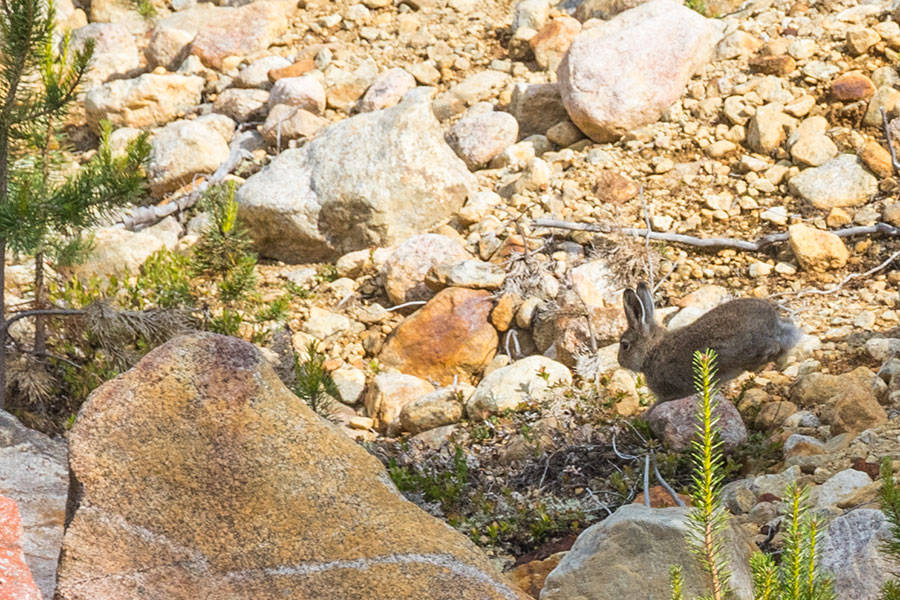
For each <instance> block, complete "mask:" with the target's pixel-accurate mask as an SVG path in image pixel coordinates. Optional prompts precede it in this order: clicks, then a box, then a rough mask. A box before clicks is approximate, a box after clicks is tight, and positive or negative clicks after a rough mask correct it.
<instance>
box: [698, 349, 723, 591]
mask: <svg viewBox="0 0 900 600" xmlns="http://www.w3.org/2000/svg"><path fill="white" fill-rule="evenodd" d="M715 362H716V353H715V351H713V350H710V349H707V350H706V351H705V352H700V351H697V352H695V353H694V385H695V386H696V388H697V391H698V395H699V403H698V405H697V435H696V436H695V438H694V440H693V441H692V446H693V452H692V454H691V458H692V461H693V465H694V475H693V483H692V485H691V500H692V503H693V506H694V508H693V509H691V512H690V513H689V516H688V519H689V528H690V532H691V535H690V537H689V541H690V543H691V545H692V546H693V550H694V552H695V553H696V554H697V556H698V557H699V559H700V562H701V564H702V565H703V568H704V570H705V571H706V572H707V573H708V574H709V577H710V587H711V591H712V598H713V599H714V600H722V599H723V598H725V597H726V596H727V595H728V581H729V578H730V576H731V573H730V569H729V567H728V562H727V560H726V559H725V556H724V552H723V549H722V531H723V529H724V528H725V527H726V526H727V525H728V520H727V517H728V515H727V513H726V511H725V509H724V507H723V506H722V479H723V478H724V475H723V469H722V467H723V464H724V459H723V458H722V451H721V446H722V442H721V440H718V439H716V438H717V435H716V434H717V431H718V422H719V418H718V416H717V415H716V414H715V410H716V407H717V406H718V399H717V396H716V381H715V377H716V366H715Z"/></svg>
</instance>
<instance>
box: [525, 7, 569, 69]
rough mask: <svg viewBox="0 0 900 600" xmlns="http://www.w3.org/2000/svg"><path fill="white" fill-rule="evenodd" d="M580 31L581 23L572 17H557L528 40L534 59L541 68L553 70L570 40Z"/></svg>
mask: <svg viewBox="0 0 900 600" xmlns="http://www.w3.org/2000/svg"><path fill="white" fill-rule="evenodd" d="M580 31H581V23H579V22H578V20H577V19H573V18H572V17H557V18H555V19H553V20H552V21H550V22H549V23H547V25H545V26H544V27H543V28H542V29H541V30H540V31H538V33H537V35H535V36H534V37H532V38H531V39H530V40H528V43H529V44H530V45H531V49H532V51H533V52H534V58H535V61H537V64H538V65H540V67H541V68H542V69H547V70H548V71H551V72H555V71H556V69H557V67H559V63H560V61H562V57H563V55H564V54H565V53H566V50H568V49H569V46H571V45H572V40H574V39H575V36H576V35H578V33H579V32H580Z"/></svg>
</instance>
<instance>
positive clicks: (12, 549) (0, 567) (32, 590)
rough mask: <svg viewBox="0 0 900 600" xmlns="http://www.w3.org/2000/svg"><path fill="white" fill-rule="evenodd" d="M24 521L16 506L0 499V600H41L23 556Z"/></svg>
mask: <svg viewBox="0 0 900 600" xmlns="http://www.w3.org/2000/svg"><path fill="white" fill-rule="evenodd" d="M22 537H23V531H22V519H21V518H20V517H19V507H18V506H17V505H16V502H15V501H14V500H12V499H10V498H7V497H5V496H0V600H41V591H40V590H39V589H38V586H37V584H35V582H34V578H33V577H32V576H31V570H29V568H28V565H27V564H25V553H24V552H22Z"/></svg>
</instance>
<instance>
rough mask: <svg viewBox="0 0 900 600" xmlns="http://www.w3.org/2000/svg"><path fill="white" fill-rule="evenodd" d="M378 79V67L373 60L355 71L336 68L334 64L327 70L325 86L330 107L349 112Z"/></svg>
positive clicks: (364, 62) (364, 63) (367, 61)
mask: <svg viewBox="0 0 900 600" xmlns="http://www.w3.org/2000/svg"><path fill="white" fill-rule="evenodd" d="M377 78H378V66H377V65H376V64H375V61H374V60H373V59H371V58H368V59H366V60H365V61H363V62H362V63H361V64H360V65H359V66H358V67H357V68H356V69H355V70H353V71H348V70H345V69H342V68H340V67H336V66H335V65H334V63H332V64H330V65H328V67H327V68H326V69H325V85H326V87H327V88H328V107H329V108H333V109H335V110H342V111H349V110H350V109H351V108H353V106H354V105H355V104H356V103H357V101H358V100H359V99H360V98H361V97H362V95H363V94H364V93H365V92H366V90H367V89H369V86H371V85H372V84H373V83H375V80H376V79H377Z"/></svg>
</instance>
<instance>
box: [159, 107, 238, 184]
mask: <svg viewBox="0 0 900 600" xmlns="http://www.w3.org/2000/svg"><path fill="white" fill-rule="evenodd" d="M228 154H229V150H228V142H226V141H225V139H224V138H223V137H222V136H221V135H220V134H219V133H218V132H217V131H214V130H213V129H211V128H209V127H206V126H205V125H203V124H202V123H198V122H196V121H176V122H174V123H169V124H168V125H166V126H165V127H163V128H162V129H160V130H159V131H158V132H157V133H156V135H154V136H153V140H152V145H151V150H150V161H149V164H148V165H147V179H148V180H149V182H150V189H151V191H152V193H153V194H154V195H155V196H162V195H164V194H166V193H168V192H171V191H173V190H176V189H178V188H180V187H181V186H183V185H185V184H188V183H190V182H191V179H192V178H193V176H194V175H197V174H208V173H213V172H214V171H215V170H216V169H218V168H219V165H221V164H222V163H223V162H224V161H225V159H227V158H228Z"/></svg>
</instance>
